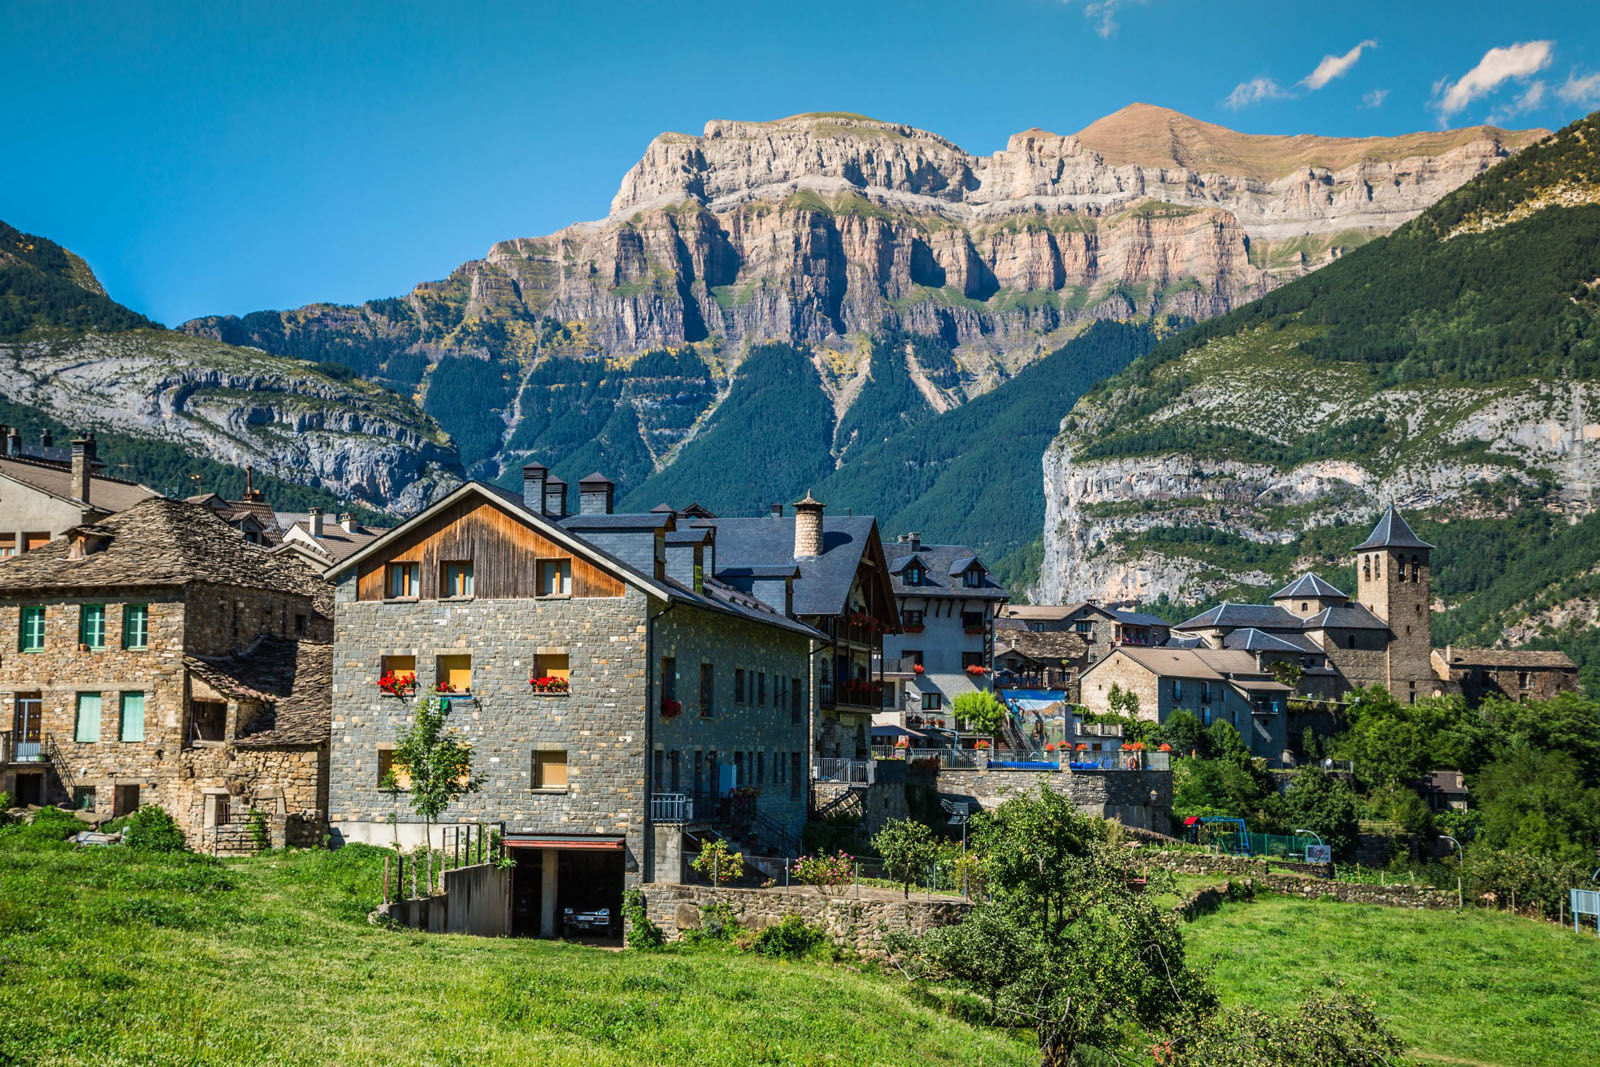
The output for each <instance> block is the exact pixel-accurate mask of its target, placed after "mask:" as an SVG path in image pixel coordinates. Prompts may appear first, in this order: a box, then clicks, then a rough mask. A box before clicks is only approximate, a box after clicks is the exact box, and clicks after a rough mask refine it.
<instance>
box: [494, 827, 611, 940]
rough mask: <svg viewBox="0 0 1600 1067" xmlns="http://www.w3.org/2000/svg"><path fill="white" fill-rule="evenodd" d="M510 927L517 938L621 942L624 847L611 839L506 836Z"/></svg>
mask: <svg viewBox="0 0 1600 1067" xmlns="http://www.w3.org/2000/svg"><path fill="white" fill-rule="evenodd" d="M506 846H507V848H508V849H509V850H510V853H511V856H512V858H513V859H514V860H515V861H516V867H515V868H513V870H512V873H511V930H512V933H513V934H515V935H517V936H521V937H549V938H566V939H571V940H577V941H582V942H584V943H587V944H606V945H612V944H621V943H622V888H623V882H624V866H625V856H626V853H625V850H624V848H623V844H622V841H621V839H617V838H562V839H549V838H535V839H523V840H517V839H515V838H508V839H507V840H506Z"/></svg>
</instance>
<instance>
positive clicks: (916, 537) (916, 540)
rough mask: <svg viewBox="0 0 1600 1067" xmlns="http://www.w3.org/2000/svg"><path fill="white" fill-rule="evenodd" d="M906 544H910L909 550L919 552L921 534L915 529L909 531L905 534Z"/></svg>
mask: <svg viewBox="0 0 1600 1067" xmlns="http://www.w3.org/2000/svg"><path fill="white" fill-rule="evenodd" d="M906 544H908V545H910V546H911V551H913V552H921V551H922V535H921V534H919V533H917V532H916V531H912V532H911V533H908V534H906Z"/></svg>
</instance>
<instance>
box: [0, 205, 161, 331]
mask: <svg viewBox="0 0 1600 1067" xmlns="http://www.w3.org/2000/svg"><path fill="white" fill-rule="evenodd" d="M154 325H155V323H153V322H151V321H150V320H149V319H147V318H145V317H144V316H143V315H141V314H139V313H138V312H136V311H130V310H129V309H128V308H125V307H123V306H122V305H121V304H118V303H117V302H116V301H114V300H112V299H111V298H110V297H108V296H106V293H105V290H104V289H102V288H101V287H100V283H99V282H98V281H97V280H96V279H95V276H94V272H93V271H91V270H90V269H89V265H88V264H87V263H85V262H84V261H83V260H82V259H79V258H78V257H77V256H75V255H73V254H72V253H71V252H68V251H67V250H66V249H65V248H62V247H61V246H60V245H58V244H56V243H55V242H54V241H50V240H47V239H46V238H43V237H37V236H35V235H33V234H31V233H23V232H22V231H21V230H18V229H16V228H15V227H13V226H8V225H6V224H5V223H4V222H0V338H12V337H25V336H29V335H30V334H34V333H37V332H38V331H40V330H44V329H49V328H61V329H68V330H91V329H92V330H136V329H139V328H140V327H145V326H154Z"/></svg>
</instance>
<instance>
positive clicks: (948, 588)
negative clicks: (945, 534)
mask: <svg viewBox="0 0 1600 1067" xmlns="http://www.w3.org/2000/svg"><path fill="white" fill-rule="evenodd" d="M883 552H884V556H885V557H886V558H887V559H888V561H889V578H890V584H891V585H893V586H894V593H895V596H897V597H898V596H933V597H939V596H949V597H966V598H967V599H969V600H1002V599H1006V598H1008V597H1009V596H1010V594H1009V593H1007V592H1006V591H1005V589H1003V588H1001V587H1000V586H999V585H998V584H997V583H996V582H995V580H994V579H993V578H991V577H989V573H988V570H987V569H985V570H984V574H983V584H982V585H979V586H968V585H966V584H965V583H964V582H963V581H962V579H961V576H962V575H963V574H965V573H966V570H967V568H968V567H970V566H972V564H974V563H978V565H979V566H980V567H981V566H983V564H982V563H980V562H979V560H978V556H977V554H976V553H975V552H973V551H972V549H971V548H970V547H968V546H967V545H930V544H927V543H926V542H918V544H917V545H916V546H915V547H913V546H912V544H911V543H910V542H909V541H888V542H886V543H885V544H884V546H883ZM912 559H918V560H921V561H922V566H923V568H924V571H925V573H924V574H923V578H922V584H921V585H907V584H906V582H905V579H904V575H905V568H906V565H907V564H909V563H910V562H911V560H912Z"/></svg>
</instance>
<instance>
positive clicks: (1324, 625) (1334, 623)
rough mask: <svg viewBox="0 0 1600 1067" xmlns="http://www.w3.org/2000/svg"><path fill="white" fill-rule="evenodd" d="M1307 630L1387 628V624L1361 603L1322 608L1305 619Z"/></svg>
mask: <svg viewBox="0 0 1600 1067" xmlns="http://www.w3.org/2000/svg"><path fill="white" fill-rule="evenodd" d="M1305 628H1306V629H1307V630H1387V629H1388V628H1389V624H1388V623H1386V622H1384V621H1383V620H1382V619H1380V618H1378V617H1377V616H1376V615H1374V614H1373V613H1372V612H1370V611H1368V610H1367V609H1366V607H1365V606H1363V605H1361V604H1338V605H1335V606H1334V607H1331V608H1323V609H1322V610H1321V611H1319V612H1317V613H1316V614H1315V615H1313V616H1311V618H1309V619H1307V620H1306V621H1305Z"/></svg>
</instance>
